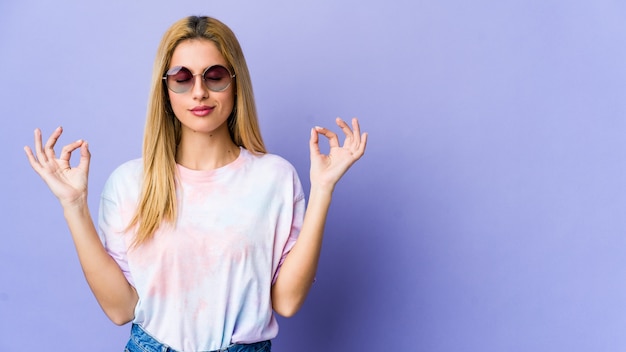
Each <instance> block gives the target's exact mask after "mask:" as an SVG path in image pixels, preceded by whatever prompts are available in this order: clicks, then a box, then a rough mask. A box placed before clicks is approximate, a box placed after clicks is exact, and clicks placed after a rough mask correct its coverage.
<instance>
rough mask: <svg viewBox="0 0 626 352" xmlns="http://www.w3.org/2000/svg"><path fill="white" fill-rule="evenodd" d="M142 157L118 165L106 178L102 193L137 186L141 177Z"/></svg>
mask: <svg viewBox="0 0 626 352" xmlns="http://www.w3.org/2000/svg"><path fill="white" fill-rule="evenodd" d="M142 170H143V162H142V159H133V160H129V161H127V162H125V163H123V164H121V165H120V166H118V167H117V168H116V169H115V170H113V172H112V173H111V175H110V176H109V178H108V179H107V181H106V183H105V185H104V190H103V193H104V194H107V193H112V192H117V191H120V190H127V189H128V188H137V187H138V185H139V184H140V181H141V178H142Z"/></svg>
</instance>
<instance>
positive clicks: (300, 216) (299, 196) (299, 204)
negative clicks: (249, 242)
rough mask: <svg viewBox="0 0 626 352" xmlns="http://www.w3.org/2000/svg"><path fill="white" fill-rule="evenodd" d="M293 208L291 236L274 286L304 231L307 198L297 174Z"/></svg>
mask: <svg viewBox="0 0 626 352" xmlns="http://www.w3.org/2000/svg"><path fill="white" fill-rule="evenodd" d="M293 191H294V192H293V194H294V199H293V208H292V209H291V226H290V231H289V236H288V237H287V241H286V242H285V245H284V247H283V250H282V253H281V257H280V261H279V262H278V268H277V269H276V272H275V273H274V277H273V278H272V285H273V284H274V283H276V279H278V273H279V272H280V268H281V266H282V265H283V262H284V261H285V258H287V254H289V252H290V251H291V249H292V248H293V246H294V245H295V244H296V240H297V239H298V236H299V235H300V230H301V229H302V223H303V221H304V212H305V197H304V191H303V190H302V185H301V183H300V180H299V178H298V176H297V175H296V174H294V184H293Z"/></svg>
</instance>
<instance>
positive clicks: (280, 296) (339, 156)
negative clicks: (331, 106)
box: [272, 118, 367, 317]
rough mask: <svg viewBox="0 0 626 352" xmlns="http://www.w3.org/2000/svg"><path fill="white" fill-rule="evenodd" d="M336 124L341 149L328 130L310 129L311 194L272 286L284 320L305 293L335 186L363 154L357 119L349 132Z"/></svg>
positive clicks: (364, 141) (363, 138) (275, 305)
mask: <svg viewBox="0 0 626 352" xmlns="http://www.w3.org/2000/svg"><path fill="white" fill-rule="evenodd" d="M337 125H338V126H339V127H341V129H342V130H343V132H344V133H345V135H346V140H345V142H344V144H343V146H340V145H339V141H338V138H337V135H336V134H335V133H334V132H331V131H330V130H328V129H325V128H322V127H315V128H314V129H312V130H311V139H310V141H309V148H310V151H311V193H310V195H309V203H308V205H307V210H306V213H305V215H304V222H303V224H302V229H301V231H300V235H299V236H298V240H297V241H296V244H295V245H294V246H293V248H292V249H291V251H290V252H289V254H288V255H287V257H286V258H285V261H284V262H283V265H282V267H281V269H280V273H279V274H278V278H277V279H276V282H275V283H274V285H273V286H272V306H273V308H274V310H275V311H276V312H277V313H278V314H280V315H282V316H285V317H290V316H293V315H294V314H295V313H296V312H297V311H298V310H299V309H300V307H301V306H302V304H303V303H304V300H305V298H306V296H307V295H308V293H309V290H310V288H311V285H312V284H313V279H314V278H315V273H316V271H317V264H318V261H319V257H320V252H321V248H322V238H323V236H324V225H325V224H326V216H327V214H328V209H329V207H330V202H331V198H332V193H333V190H334V188H335V185H336V184H337V182H338V181H339V179H341V177H342V176H343V175H344V174H345V173H346V171H348V169H349V168H350V166H352V164H354V163H355V162H356V161H357V160H358V159H359V158H360V157H361V156H363V153H365V146H366V144H367V133H363V134H361V132H360V129H359V123H358V120H357V119H353V120H352V130H351V129H350V127H349V126H348V125H347V124H346V123H345V122H344V121H343V120H341V119H339V118H337ZM320 134H322V135H323V136H325V137H326V138H328V140H329V143H330V151H329V154H328V155H323V154H321V153H320V149H319V135H320Z"/></svg>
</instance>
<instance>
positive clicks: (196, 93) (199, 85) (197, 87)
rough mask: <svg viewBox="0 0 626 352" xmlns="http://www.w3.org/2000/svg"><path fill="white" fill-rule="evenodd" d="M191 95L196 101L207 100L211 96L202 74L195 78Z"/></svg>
mask: <svg viewBox="0 0 626 352" xmlns="http://www.w3.org/2000/svg"><path fill="white" fill-rule="evenodd" d="M191 95H192V96H193V98H194V99H200V100H202V99H206V98H207V97H208V96H209V89H208V88H207V87H206V84H204V79H203V77H202V74H196V75H194V76H193V87H191Z"/></svg>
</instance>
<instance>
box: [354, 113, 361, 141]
mask: <svg viewBox="0 0 626 352" xmlns="http://www.w3.org/2000/svg"><path fill="white" fill-rule="evenodd" d="M352 132H353V133H354V142H355V143H356V145H357V146H360V145H361V126H360V125H359V119H357V118H356V117H353V118H352Z"/></svg>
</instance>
